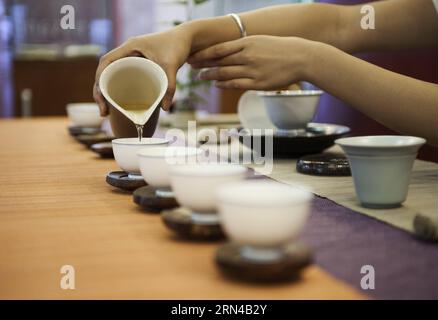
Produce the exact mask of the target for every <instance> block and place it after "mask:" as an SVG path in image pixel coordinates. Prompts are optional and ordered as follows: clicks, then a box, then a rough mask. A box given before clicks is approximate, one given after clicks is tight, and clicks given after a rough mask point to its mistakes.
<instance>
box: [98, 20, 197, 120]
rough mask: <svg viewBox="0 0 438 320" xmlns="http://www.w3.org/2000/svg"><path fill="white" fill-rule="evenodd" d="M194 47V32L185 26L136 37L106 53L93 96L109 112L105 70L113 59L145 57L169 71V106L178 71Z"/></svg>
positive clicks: (166, 100)
mask: <svg viewBox="0 0 438 320" xmlns="http://www.w3.org/2000/svg"><path fill="white" fill-rule="evenodd" d="M190 50H191V34H190V33H189V32H186V30H184V29H183V28H179V27H177V28H174V29H171V30H169V31H166V32H162V33H155V34H151V35H145V36H139V37H134V38H131V39H129V40H128V41H126V42H125V43H124V44H123V45H121V46H120V47H118V48H116V49H114V50H112V51H110V52H109V53H107V54H106V55H104V56H103V57H102V58H101V59H100V62H99V66H98V68H97V71H96V80H95V84H94V89H93V96H94V99H95V100H96V102H97V103H98V104H99V107H100V111H101V115H102V116H105V115H107V114H108V107H107V106H106V103H105V99H104V98H103V96H102V94H101V92H100V90H99V78H100V74H101V73H102V71H103V70H104V69H105V68H106V67H107V66H108V65H109V64H110V63H111V62H113V61H116V60H118V59H121V58H124V57H128V56H140V57H145V58H147V59H149V60H152V61H154V62H156V63H157V64H159V65H160V66H161V67H162V68H163V70H164V71H165V72H166V75H167V78H168V81H169V86H168V89H167V92H166V95H165V96H164V98H163V102H162V106H163V108H164V109H168V108H169V107H170V105H171V104H172V98H173V95H174V93H175V86H176V73H177V71H178V69H179V68H180V67H181V65H183V64H184V62H185V61H186V60H187V57H188V56H189V55H190Z"/></svg>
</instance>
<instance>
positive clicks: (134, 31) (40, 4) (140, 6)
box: [0, 0, 438, 162]
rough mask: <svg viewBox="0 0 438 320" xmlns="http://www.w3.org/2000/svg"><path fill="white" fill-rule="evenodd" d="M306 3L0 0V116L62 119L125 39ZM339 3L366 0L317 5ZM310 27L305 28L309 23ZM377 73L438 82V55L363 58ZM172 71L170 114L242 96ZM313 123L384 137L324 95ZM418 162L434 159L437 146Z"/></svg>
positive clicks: (223, 104) (357, 0)
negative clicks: (66, 18) (67, 24)
mask: <svg viewBox="0 0 438 320" xmlns="http://www.w3.org/2000/svg"><path fill="white" fill-rule="evenodd" d="M297 2H313V1H311V0H302V1H300V0H123V1H122V0H93V1H89V0H69V1H68V2H66V1H65V0H38V1H35V0H0V118H10V117H30V116H48V115H64V114H65V106H66V104H67V103H73V102H90V101H92V100H93V99H92V85H93V82H94V74H95V70H96V67H97V64H98V59H99V56H100V55H102V54H103V53H105V52H107V51H108V50H110V49H112V48H114V47H116V46H118V45H120V44H121V43H123V42H124V41H125V40H127V39H128V38H129V37H131V36H135V35H140V34H145V33H150V32H156V31H162V30H166V29H168V28H171V27H172V26H174V25H175V24H178V23H180V22H183V21H186V20H189V19H196V18H204V17H211V16H218V15H224V14H227V13H231V12H236V13H238V12H242V11H247V10H251V9H256V8H260V7H266V6H270V5H275V4H284V3H297ZM315 2H325V3H335V4H344V5H353V4H361V3H364V2H369V0H319V1H315ZM66 4H69V5H72V6H73V7H74V8H75V20H76V25H75V27H76V28H75V29H74V30H63V29H62V28H61V27H60V19H61V17H62V16H63V15H62V14H61V13H60V9H61V8H62V6H64V5H66ZM309 23H312V22H311V21H309ZM358 57H360V58H361V59H364V60H366V61H369V62H371V63H373V64H376V65H379V66H381V67H383V68H386V69H389V70H392V71H394V72H398V73H401V74H405V75H407V76H411V77H414V78H417V79H421V80H424V81H428V82H433V83H438V50H407V51H404V52H384V53H363V54H360V55H358ZM195 78H196V77H195V76H194V74H193V72H192V71H191V70H190V69H189V68H188V67H185V68H182V70H181V71H180V72H179V74H178V86H177V87H178V90H177V94H176V99H175V103H174V106H173V111H174V112H175V113H178V111H180V113H179V114H180V115H181V117H182V118H184V117H183V116H182V112H186V113H187V111H188V112H192V113H193V112H195V111H196V112H199V111H201V112H204V111H207V112H210V113H217V112H221V113H235V112H236V108H237V101H238V99H239V97H240V95H241V94H242V92H241V91H238V90H226V91H221V90H217V89H214V88H213V87H212V86H210V84H209V83H200V81H195V80H194V79H195ZM314 122H322V123H333V124H341V125H346V126H349V127H350V128H351V129H352V134H354V135H367V134H391V133H393V132H392V131H390V130H388V129H387V128H385V127H384V126H382V125H381V124H380V123H377V122H376V121H374V120H373V119H370V118H369V117H367V116H365V115H363V114H362V113H360V112H358V111H357V110H356V109H355V108H353V107H352V106H349V105H347V104H345V103H344V102H343V101H340V100H339V99H337V98H336V97H333V96H331V95H329V94H324V95H323V97H322V98H321V100H320V102H319V106H318V111H317V114H316V116H315V118H314ZM420 157H421V158H424V159H428V160H433V161H437V162H438V149H436V148H430V147H427V148H423V149H422V151H421V153H420Z"/></svg>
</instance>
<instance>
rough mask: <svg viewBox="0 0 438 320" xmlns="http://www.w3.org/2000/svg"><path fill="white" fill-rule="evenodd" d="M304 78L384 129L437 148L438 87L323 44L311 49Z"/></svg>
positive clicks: (315, 45) (313, 46)
mask: <svg viewBox="0 0 438 320" xmlns="http://www.w3.org/2000/svg"><path fill="white" fill-rule="evenodd" d="M310 52H312V53H310ZM305 77H306V80H308V81H311V82H312V83H314V84H315V85H317V86H319V87H321V88H322V89H324V90H326V91H327V92H329V93H330V94H332V95H334V96H336V97H338V98H339V99H341V100H343V101H345V102H347V103H348V104H350V105H351V106H354V107H355V108H356V109H357V110H359V111H361V112H362V113H364V114H366V115H368V116H370V117H371V118H373V119H375V120H377V121H378V122H380V123H382V124H384V125H385V126H387V127H389V128H391V129H393V130H395V131H397V132H400V133H403V134H410V135H417V136H421V137H424V138H426V139H427V140H428V142H429V143H430V144H433V145H436V146H438V130H437V125H438V120H437V119H438V85H436V84H432V83H427V82H424V81H420V80H416V79H413V78H409V77H406V76H403V75H400V74H397V73H394V72H391V71H388V70H385V69H382V68H380V67H377V66H374V65H372V64H370V63H367V62H365V61H362V60H360V59H357V58H355V57H353V56H351V55H348V54H346V53H344V52H342V51H340V50H338V49H336V48H334V47H331V46H327V45H325V44H321V43H314V44H312V48H310V49H309V64H308V65H307V67H306V75H305Z"/></svg>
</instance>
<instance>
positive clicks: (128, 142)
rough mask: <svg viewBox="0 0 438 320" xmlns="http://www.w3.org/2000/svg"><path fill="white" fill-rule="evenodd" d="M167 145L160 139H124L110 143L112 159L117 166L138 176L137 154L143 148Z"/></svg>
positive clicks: (166, 142)
mask: <svg viewBox="0 0 438 320" xmlns="http://www.w3.org/2000/svg"><path fill="white" fill-rule="evenodd" d="M168 144H169V141H168V140H166V139H160V138H142V139H141V141H139V140H138V138H125V139H115V140H113V141H112V146H113V153H114V159H115V160H116V162H117V164H118V166H119V167H120V168H121V169H122V170H123V171H125V172H127V173H128V174H131V175H138V176H139V175H140V166H139V163H138V157H137V152H138V151H139V150H141V149H144V148H147V149H149V148H157V147H163V146H166V145H168Z"/></svg>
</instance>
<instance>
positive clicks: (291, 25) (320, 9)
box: [93, 4, 343, 115]
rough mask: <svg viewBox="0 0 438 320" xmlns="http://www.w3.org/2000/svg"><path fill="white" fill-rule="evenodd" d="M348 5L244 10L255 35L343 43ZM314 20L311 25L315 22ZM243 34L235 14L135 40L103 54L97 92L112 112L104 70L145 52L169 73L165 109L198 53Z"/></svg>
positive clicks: (100, 101)
mask: <svg viewBox="0 0 438 320" xmlns="http://www.w3.org/2000/svg"><path fill="white" fill-rule="evenodd" d="M342 8H343V7H342V6H335V5H327V4H292V5H284V6H274V7H268V8H265V9H260V10H256V11H252V12H248V13H244V14H242V15H241V16H242V18H243V20H244V23H245V24H247V29H248V32H249V34H270V35H279V36H287V35H297V36H302V37H308V38H312V39H314V40H318V41H322V42H326V43H330V44H332V45H335V46H336V45H338V43H337V39H338V38H339V37H338V36H337V34H338V31H337V30H338V25H339V23H338V18H339V16H340V10H341V9H342ZM309 21H311V23H309ZM239 37H240V32H239V29H238V28H237V26H236V23H235V22H234V21H233V20H232V19H231V18H230V17H226V16H224V17H217V18H211V19H201V20H195V21H191V22H187V23H184V24H182V25H180V26H178V27H175V28H173V29H171V30H169V31H166V32H162V33H155V34H149V35H144V36H139V37H134V38H131V39H129V40H128V41H127V42H126V43H124V44H123V45H121V46H120V47H118V48H116V49H114V50H112V51H111V52H109V53H107V54H106V55H105V56H103V57H102V59H101V61H100V63H99V67H98V68H97V71H96V80H95V85H94V89H93V95H94V99H95V100H96V102H97V103H98V104H99V106H100V109H101V113H102V115H106V114H107V113H108V108H107V107H106V104H105V100H104V98H103V97H102V95H101V93H100V90H99V86H98V83H99V78H100V74H101V72H102V71H103V69H105V67H106V66H108V65H109V64H110V63H111V62H113V61H115V60H118V59H121V58H123V57H127V56H143V57H146V58H148V59H150V60H152V61H154V62H156V63H158V64H159V65H160V66H161V67H162V68H163V69H164V71H165V72H166V74H167V77H168V80H169V87H168V90H167V93H166V96H165V98H164V99H163V103H162V105H163V108H164V109H167V108H169V107H170V105H171V103H172V97H173V95H174V92H175V82H176V72H177V70H178V69H179V68H180V67H181V66H182V65H183V64H184V63H185V62H186V60H187V59H188V57H189V56H190V55H191V54H193V53H194V52H196V51H199V50H202V49H204V48H207V47H210V46H212V45H214V44H218V43H222V42H225V41H230V40H235V39H238V38H239Z"/></svg>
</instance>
